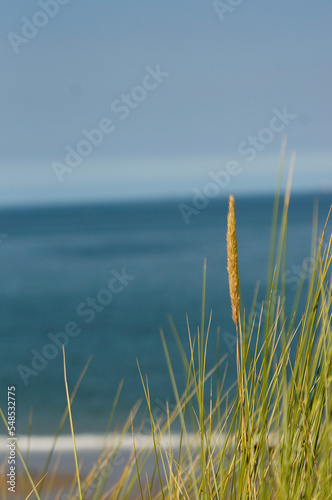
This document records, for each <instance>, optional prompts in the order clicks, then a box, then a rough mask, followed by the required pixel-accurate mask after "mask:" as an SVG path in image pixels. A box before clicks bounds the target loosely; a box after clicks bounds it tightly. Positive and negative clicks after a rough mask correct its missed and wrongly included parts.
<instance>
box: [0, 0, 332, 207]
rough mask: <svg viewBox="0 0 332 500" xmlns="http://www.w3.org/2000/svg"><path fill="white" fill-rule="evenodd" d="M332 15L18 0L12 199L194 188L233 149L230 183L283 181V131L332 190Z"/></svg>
mask: <svg viewBox="0 0 332 500" xmlns="http://www.w3.org/2000/svg"><path fill="white" fill-rule="evenodd" d="M222 4H224V5H226V8H225V11H224V12H222V11H223V7H222ZM235 4H237V5H235ZM226 9H227V10H226ZM217 10H218V12H217ZM331 24H332V5H331V2H330V1H329V0H322V1H320V2H315V3H313V2H309V1H303V0H301V1H300V0H293V1H292V2H289V1H286V0H281V1H280V0H279V1H278V2H277V1H274V2H266V1H263V0H252V1H250V2H249V1H248V0H247V1H246V0H243V1H242V2H241V1H239V0H237V1H235V0H227V1H225V2H219V6H218V7H217V6H216V5H215V2H213V1H201V2H197V1H189V0H181V1H179V0H177V1H175V0H168V1H167V2H166V1H164V2H162V1H146V0H140V1H139V2H138V1H137V2H133V1H131V2H130V1H117V2H115V1H114V2H113V1H112V2H110V1H106V0H104V1H103V0H100V1H98V2H94V3H93V2H91V1H88V0H80V1H78V0H61V1H60V0H40V1H39V2H38V1H33V0H17V1H15V2H6V3H5V2H3V4H2V6H1V16H0V30H1V37H2V42H1V44H0V58H1V63H2V64H1V66H2V71H1V74H2V76H1V79H0V90H1V96H2V99H1V102H2V104H1V134H0V175H1V183H0V203H1V204H7V203H25V202H34V203H35V202H54V201H60V202H62V201H66V202H68V201H73V202H75V201H83V200H87V201H88V200H89V201H90V200H95V199H98V200H102V199H107V200H118V199H127V198H129V197H145V196H149V197H161V196H167V195H171V196H177V197H185V196H190V194H191V193H192V190H193V189H203V187H204V186H205V185H206V183H207V182H209V181H210V180H211V179H210V177H209V176H210V173H211V171H213V172H214V173H216V174H217V173H218V172H221V171H225V170H226V169H227V164H228V163H229V162H230V161H234V162H237V164H238V165H239V167H238V175H233V176H230V179H229V182H228V183H226V184H227V185H225V187H224V188H223V191H222V193H223V194H225V196H227V195H228V192H229V191H232V192H235V193H240V192H252V193H254V192H264V191H268V190H269V191H271V190H273V188H274V185H275V179H276V175H277V163H278V153H279V149H280V144H281V139H282V136H283V134H287V141H288V144H287V155H286V158H287V161H288V159H289V155H290V153H291V151H292V150H293V149H295V150H296V151H297V160H296V168H295V175H294V189H297V190H301V189H302V190H303V189H305V190H307V189H317V190H319V191H329V192H331V190H332V162H331V159H332V154H331V125H332V120H331V118H332V109H331V108H332V102H331V101H332V100H331V88H332V78H331V76H332V75H331V73H332V71H331V52H332V40H331V38H332V37H331ZM36 25H37V26H36ZM158 68H159V69H158ZM158 71H159V73H160V74H161V75H162V76H160V75H159V76H158V74H159V73H158ZM155 74H157V76H153V75H155ZM148 75H150V76H148ZM144 82H145V83H144ZM144 85H145V86H144ZM152 87H153V88H152ZM128 99H129V100H128ZM120 106H123V107H122V111H121V112H120V109H119V108H120ZM125 108H127V110H125ZM278 114H279V115H278ZM280 114H281V115H282V116H283V117H284V118H283V119H281V120H280V118H279V119H277V118H274V117H276V116H277V117H278V116H280ZM285 116H286V118H285ZM287 117H288V118H287ZM105 120H106V121H105ZM271 120H272V121H271ZM101 123H102V124H103V126H104V129H105V131H106V130H107V132H102V133H100V132H99V134H98V133H97V132H95V134H93V133H92V135H91V131H92V130H95V129H98V128H99V129H100V124H101ZM271 126H272V128H271ZM111 129H112V131H110V130H111ZM84 131H85V132H84ZM91 137H92V139H93V140H94V141H95V144H91ZM81 141H85V142H84V144H80V143H81ZM86 141H88V143H89V141H90V146H89V144H87V143H86ZM249 143H250V144H249ZM79 145H80V146H79ZM68 148H69V149H68ZM248 148H251V149H250V151H251V152H250V151H248ZM72 151H76V155H75V153H73V154H74V157H73V156H71V157H70V158H69V160H70V159H71V160H72V162H74V163H75V162H76V163H77V165H76V166H75V167H73V163H71V164H70V162H69V163H68V162H67V161H66V156H67V155H68V154H69V152H72ZM78 151H80V152H81V153H82V154H81V155H79V156H80V159H79V158H78V156H77V154H78ZM83 153H84V154H85V156H83Z"/></svg>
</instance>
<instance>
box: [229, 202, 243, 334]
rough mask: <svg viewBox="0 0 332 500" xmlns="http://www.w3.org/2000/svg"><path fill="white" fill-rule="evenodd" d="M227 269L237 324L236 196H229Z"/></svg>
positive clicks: (238, 298) (236, 322)
mask: <svg viewBox="0 0 332 500" xmlns="http://www.w3.org/2000/svg"><path fill="white" fill-rule="evenodd" d="M227 271H228V282H229V295H230V297H231V304H232V318H233V321H234V323H235V326H236V327H237V326H238V322H239V300H240V295H239V271H238V260H237V241H236V220H235V202H234V196H233V195H230V197H229V207H228V216H227Z"/></svg>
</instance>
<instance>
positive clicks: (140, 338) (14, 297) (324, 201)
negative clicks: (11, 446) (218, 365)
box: [0, 194, 332, 435]
mask: <svg viewBox="0 0 332 500" xmlns="http://www.w3.org/2000/svg"><path fill="white" fill-rule="evenodd" d="M315 200H318V202H319V229H320V230H321V229H322V227H323V225H324V221H325V218H326V215H327V213H328V209H329V206H330V204H331V201H332V196H331V195H322V194H319V195H315V194H310V195H309V194H307V195H293V196H292V198H291V204H290V213H289V226H288V259H287V275H286V276H287V293H288V297H289V301H290V302H291V300H292V298H293V297H294V293H295V287H296V283H297V281H298V279H299V276H300V274H301V272H303V271H301V265H302V262H303V259H306V258H308V257H309V256H310V244H311V232H312V218H313V207H314V203H315ZM178 203H179V202H177V201H175V200H169V201H163V202H141V203H131V204H117V205H112V204H109V205H106V204H104V205H86V206H66V207H64V206H63V207H43V208H17V209H6V210H5V209H2V210H1V213H0V232H1V233H2V234H3V235H6V236H5V237H3V238H2V243H1V245H0V256H1V279H0V314H1V321H0V338H1V349H0V376H1V394H0V403H1V407H2V408H5V407H6V398H7V385H9V386H12V385H15V386H16V392H17V431H18V433H20V434H22V435H24V434H26V432H27V426H28V415H29V411H30V408H31V407H32V408H33V425H32V431H33V433H34V434H54V432H55V430H56V428H57V424H58V422H59V421H60V418H61V415H62V413H63V411H64V409H65V407H66V396H65V386H64V380H63V361H62V353H61V350H60V347H59V346H57V345H56V343H55V342H54V341H52V340H51V338H50V334H52V335H55V336H57V334H59V333H61V334H63V332H64V331H65V329H66V328H67V329H68V331H69V332H71V333H74V334H75V335H74V336H72V337H68V335H67V338H68V339H69V340H68V343H67V345H66V361H67V377H68V383H69V388H70V390H72V389H73V388H74V385H75V383H76V381H77V379H78V377H79V375H80V373H81V371H82V369H83V367H84V365H85V364H86V362H87V360H88V358H89V356H92V360H91V363H90V365H89V368H88V370H87V373H86V375H85V377H84V379H83V381H82V382H81V385H80V388H79V390H78V392H77V395H76V398H75V401H74V404H73V417H74V424H75V430H76V432H89V433H101V432H103V431H104V430H105V428H106V425H107V420H108V416H109V413H110V410H111V407H112V403H113V399H114V396H115V394H116V391H117V387H118V385H119V383H120V381H121V380H122V379H124V385H123V389H122V393H121V396H120V399H119V403H118V411H117V417H118V418H120V420H122V421H123V419H124V418H125V417H126V416H127V415H128V413H129V411H130V408H131V407H132V406H133V405H134V403H135V402H136V401H137V400H138V399H140V398H144V393H143V389H142V384H141V381H140V377H139V372H138V368H137V361H136V360H138V361H139V364H140V367H141V370H142V373H143V375H145V374H148V380H149V388H150V395H151V401H152V407H153V409H154V411H155V412H156V413H158V414H159V415H160V412H164V411H165V405H166V401H168V402H169V404H170V405H172V404H173V403H174V397H173V391H172V386H171V383H170V379H169V375H168V370H167V366H166V361H165V356H164V353H163V349H162V343H161V339H160V328H162V329H163V331H164V334H165V337H166V340H167V345H168V348H169V352H170V355H171V359H172V361H173V368H174V372H175V375H176V378H177V380H178V383H179V390H180V391H181V389H182V388H184V378H183V370H182V365H181V359H180V356H179V353H178V350H177V347H176V343H175V341H174V339H173V336H172V332H171V328H170V326H169V321H168V315H171V316H172V318H173V320H174V322H175V324H176V326H177V329H178V332H179V335H180V337H181V339H182V340H183V342H184V344H185V345H187V344H188V341H187V339H188V333H187V324H186V314H188V318H189V324H190V327H191V331H192V335H195V333H196V332H197V327H198V325H199V324H200V315H201V290H202V273H203V261H204V259H205V258H206V259H207V297H206V307H207V316H208V315H209V312H210V310H212V311H213V312H212V322H211V333H210V344H209V351H208V365H209V366H208V367H212V366H213V364H214V363H215V360H216V331H217V327H218V326H220V349H221V355H223V354H227V356H228V358H227V361H228V367H227V376H226V381H225V387H226V388H227V387H228V386H230V385H231V383H232V382H233V381H234V380H235V373H236V365H235V352H234V343H233V339H234V326H233V324H232V321H231V311H230V301H229V295H228V282H227V272H226V244H225V237H226V215H227V200H218V201H215V202H213V203H212V202H211V203H210V204H209V206H208V207H207V208H205V209H204V210H202V211H201V212H200V214H196V215H193V216H192V217H191V219H190V224H185V222H184V220H183V218H182V216H181V213H180V211H179V208H178ZM272 206H273V198H272V197H243V198H241V197H239V198H237V200H236V216H237V230H238V251H239V267H240V277H241V289H242V298H243V303H244V305H245V307H246V308H249V307H250V305H251V300H252V296H253V293H254V289H255V286H256V284H257V282H258V281H259V282H260V291H259V295H258V301H261V300H262V299H263V298H264V283H265V279H266V270H267V262H268V249H269V240H270V227H271V219H272ZM328 230H329V232H331V225H330V226H329V228H328ZM119 276H120V279H119ZM126 276H128V278H126ZM109 283H110V284H111V285H110V286H111V287H113V289H112V290H113V293H110V291H108V292H107V291H106V292H105V290H107V289H108V290H109V288H108V286H109ZM114 290H115V292H114ZM110 297H111V299H110ZM109 300H111V302H110V303H107V302H109ZM74 324H75V325H74ZM58 337H59V338H63V336H61V335H59V336H58ZM53 339H54V337H53ZM59 342H60V341H59ZM50 344H52V346H51V347H49V345H50ZM45 346H48V347H45ZM45 352H46V354H47V356H48V359H46V357H45ZM36 353H37V354H36ZM41 356H43V358H42V359H41ZM50 358H52V359H50ZM43 360H44V361H43ZM43 365H45V366H43ZM66 429H67V430H68V428H67V427H66Z"/></svg>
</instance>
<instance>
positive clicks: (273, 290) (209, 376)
mask: <svg viewBox="0 0 332 500" xmlns="http://www.w3.org/2000/svg"><path fill="white" fill-rule="evenodd" d="M281 156H282V158H281V162H282V160H283V151H282V155H281ZM293 163H294V157H293V158H292V161H291V168H290V177H289V183H288V187H287V189H286V193H285V195H284V197H283V203H282V202H281V196H280V184H279V187H278V189H277V194H276V198H275V205H274V216H273V223H272V231H271V251H270V265H269V269H268V275H267V286H266V300H265V302H264V304H263V306H262V309H261V311H260V314H259V315H258V317H257V315H255V314H254V311H255V306H256V303H255V300H256V299H255V296H254V300H253V303H252V306H251V308H250V310H246V309H245V307H244V305H243V304H242V301H241V296H240V286H239V285H240V283H239V276H238V271H237V269H238V266H237V259H238V255H237V253H239V258H241V253H243V252H245V249H242V248H239V249H237V245H236V226H235V204H234V200H233V199H232V198H231V199H230V212H229V217H228V233H227V235H228V237H227V247H228V271H229V277H230V280H229V286H230V297H231V301H230V302H231V303H230V307H231V308H232V317H233V320H234V323H235V325H234V334H235V335H236V338H237V345H236V362H237V386H236V388H235V389H236V390H235V396H232V397H231V394H230V389H227V391H226V390H225V389H224V385H223V382H224V377H223V375H222V371H221V363H222V362H223V360H224V358H220V357H219V358H218V359H217V362H216V365H215V367H214V368H213V369H212V370H210V371H208V372H207V368H206V357H207V350H208V349H209V336H210V325H211V315H210V316H209V320H208V321H207V322H206V312H205V290H206V263H204V270H203V294H202V321H201V325H200V328H198V331H197V332H196V333H195V334H193V332H191V331H190V328H189V322H188V342H189V348H190V349H189V356H187V354H186V350H185V349H184V347H183V345H182V344H181V341H180V335H179V334H178V332H177V330H176V327H175V325H174V323H173V322H171V328H172V331H173V334H174V336H175V339H176V341H177V343H178V346H179V351H180V355H181V359H182V362H183V367H184V372H185V377H186V388H185V391H184V393H183V394H180V393H179V391H178V387H177V382H176V380H175V376H174V372H173V366H172V360H171V359H170V355H169V352H168V349H167V343H166V340H165V336H164V333H163V331H161V332H160V334H161V342H162V345H163V348H164V352H165V357H166V361H167V366H168V370H169V376H170V379H171V383H172V387H173V392H174V398H175V401H176V406H175V408H174V409H172V410H171V409H170V408H169V407H168V406H167V408H166V418H164V419H163V420H161V421H159V420H158V419H156V418H155V417H154V415H153V411H152V404H151V399H150V393H149V380H148V377H147V376H144V374H142V372H141V370H140V367H139V364H138V370H139V376H140V377H141V381H142V387H143V392H144V395H145V400H146V405H147V409H148V413H149V417H150V423H151V437H150V439H147V440H146V443H145V444H142V443H140V445H139V446H137V441H138V440H140V436H139V433H138V434H137V435H135V433H134V430H133V429H134V427H133V421H134V419H135V413H136V411H137V408H138V405H136V406H135V407H134V409H133V411H132V413H131V414H130V415H129V416H128V419H127V421H126V422H125V423H124V425H123V427H122V428H121V430H120V431H119V432H118V436H119V437H118V441H117V442H114V443H112V445H108V444H107V443H106V441H105V446H104V448H103V450H102V452H101V455H100V458H99V460H98V462H97V464H95V466H94V467H93V468H92V470H91V471H90V473H89V474H87V475H86V477H80V471H79V463H78V457H77V454H76V450H75V436H74V431H73V429H74V425H73V420H72V413H71V404H72V402H73V398H74V396H75V394H76V392H77V388H78V385H79V383H78V384H77V385H76V386H75V388H74V391H73V392H72V394H71V396H70V394H69V389H68V385H67V381H66V393H67V401H68V408H67V410H66V412H65V414H64V416H63V419H62V421H61V424H60V426H59V429H58V431H57V433H56V436H55V439H54V446H53V449H52V452H51V454H50V456H49V458H48V460H47V464H46V469H45V470H44V471H43V473H42V474H41V475H40V477H39V478H37V479H36V483H38V481H40V480H41V479H43V478H44V476H45V474H47V473H48V467H49V463H50V458H51V455H52V453H53V451H54V447H55V444H56V441H57V437H58V436H59V434H60V432H61V429H62V426H63V424H64V421H65V418H66V416H67V414H68V415H69V417H70V423H71V429H72V433H73V443H74V449H73V464H74V463H75V464H76V475H74V476H73V481H72V486H71V488H70V489H69V490H68V489H67V490H66V493H65V494H64V491H63V490H62V489H61V488H59V489H58V496H57V498H61V499H64V498H68V499H84V498H85V499H87V498H89V499H92V500H101V499H105V500H106V499H129V498H138V499H139V498H141V499H148V500H149V499H155V500H157V499H164V500H166V499H170V500H171V499H174V500H175V499H177V500H180V499H181V500H182V499H188V500H189V499H197V500H198V499H202V500H210V499H220V500H221V499H234V500H235V499H280V500H281V499H282V500H284V499H294V500H295V499H296V500H298V499H325V500H326V499H328V498H332V493H331V492H332V456H331V451H332V422H331V414H332V393H331V390H332V335H331V333H332V332H331V303H332V298H331V277H330V274H329V273H330V266H331V259H332V252H331V244H332V238H331V235H327V234H326V231H325V230H326V225H325V228H324V231H323V233H322V234H321V235H319V239H318V241H319V244H318V246H317V245H316V244H315V242H316V241H317V237H318V235H317V234H316V232H317V226H316V224H314V228H313V238H312V241H313V244H312V249H311V255H312V257H313V258H314V262H315V265H314V266H313V269H312V270H311V271H312V272H311V275H310V277H309V282H308V285H307V290H306V291H305V290H304V282H303V281H300V283H299V285H298V289H297V292H296V295H295V299H294V303H293V306H292V313H291V315H288V316H287V315H286V300H287V297H286V286H285V281H284V279H283V276H285V273H284V271H285V266H286V247H287V216H288V206H289V200H290V185H291V173H292V169H293ZM328 216H329V214H328ZM327 219H328V217H327ZM278 220H279V221H280V224H279V225H277V221H278ZM277 227H278V228H279V230H278V234H277ZM323 242H327V243H326V244H325V243H323ZM225 265H226V263H225ZM280 290H281V293H280ZM278 294H279V295H278ZM304 294H305V299H306V300H305V307H304V310H302V311H299V310H298V308H299V303H300V297H301V295H304ZM276 296H278V299H277V300H274V297H276ZM214 345H215V344H214ZM217 351H218V349H217ZM85 370H86V367H85V369H84V370H83V372H84V373H85ZM84 373H83V374H84ZM65 374H66V370H65ZM65 376H66V375H65ZM120 392H121V387H120V388H119V391H118V393H117V396H116V398H115V403H114V407H113V409H112V413H111V418H110V422H109V426H108V431H107V432H109V429H110V427H111V422H112V418H113V416H114V411H115V406H116V402H117V400H118V398H119V397H120ZM221 403H223V405H222V404H221ZM221 407H222V408H224V410H223V411H221ZM190 415H191V416H192V417H193V418H192V419H191V421H190V422H191V423H190V424H188V422H189V418H188V417H189V416H190ZM2 417H3V414H2ZM73 417H74V419H75V416H73ZM3 418H4V417H3ZM175 421H177V422H178V423H179V427H180V434H179V439H178V440H177V442H174V439H172V438H173V437H174V436H173V427H172V425H173V423H174V422H175ZM130 431H131V435H132V440H133V447H132V453H131V455H130V456H129V459H128V461H127V463H126V464H123V466H122V473H121V475H120V477H119V478H118V479H117V480H116V481H114V482H112V476H110V479H111V480H110V481H108V480H107V478H108V476H109V475H110V473H111V470H112V464H113V463H114V461H115V460H116V457H117V454H119V453H120V449H121V442H122V440H123V439H124V437H125V436H128V434H129V433H130ZM177 435H178V434H177ZM20 458H21V459H22V461H23V457H22V455H21V454H20ZM148 463H149V464H150V467H149V468H147V464H148ZM151 464H152V466H151ZM24 467H25V470H26V474H27V478H28V485H29V486H30V491H31V496H30V497H29V498H41V499H42V500H44V499H45V500H48V499H49V498H51V497H50V491H51V487H50V486H49V487H48V488H47V487H46V486H45V487H44V484H46V483H45V481H44V480H42V481H41V482H40V484H35V483H34V482H33V480H32V477H31V475H30V474H29V472H28V467H27V466H26V464H24ZM4 470H5V469H4ZM48 476H49V479H50V480H51V481H52V484H56V469H55V470H54V471H50V472H49V473H48ZM46 479H48V478H46ZM26 488H27V487H26ZM0 492H1V498H3V499H6V498H10V494H7V495H6V488H5V485H4V481H3V480H2V483H1V485H0ZM61 495H62V496H61ZM26 498H28V496H27V495H26Z"/></svg>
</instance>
